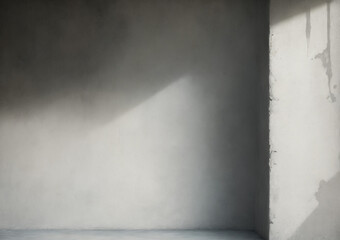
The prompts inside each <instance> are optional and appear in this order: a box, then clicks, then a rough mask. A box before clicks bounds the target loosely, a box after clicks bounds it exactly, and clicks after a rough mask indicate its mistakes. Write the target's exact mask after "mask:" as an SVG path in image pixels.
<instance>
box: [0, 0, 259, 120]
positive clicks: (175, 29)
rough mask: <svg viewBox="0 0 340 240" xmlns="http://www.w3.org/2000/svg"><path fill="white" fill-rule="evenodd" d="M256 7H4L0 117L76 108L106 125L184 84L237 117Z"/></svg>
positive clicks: (249, 72)
mask: <svg viewBox="0 0 340 240" xmlns="http://www.w3.org/2000/svg"><path fill="white" fill-rule="evenodd" d="M251 2H252V1H251V0H250V1H249V3H250V4H249V7H245V8H244V5H243V4H239V3H238V1H219V0H217V1H212V2H209V3H208V2H206V1H185V2H183V1H152V0H147V1H143V2H141V1H133V0H131V1H107V0H102V1H87V0H83V1H80V0H79V1H66V0H61V1H39V0H38V1H19V0H14V1H1V6H0V8H1V10H0V11H1V12H0V14H1V26H0V45H1V48H0V51H1V52H0V64H1V65H0V69H1V72H0V76H1V82H0V84H1V85H0V110H1V112H4V111H5V112H6V111H10V112H20V113H21V114H22V113H23V112H24V113H27V114H29V113H30V112H33V110H34V109H44V108H47V107H49V105H50V104H51V103H53V102H54V101H56V100H58V99H70V101H71V102H73V103H74V102H76V103H77V104H78V105H77V106H80V107H79V108H78V113H79V116H80V117H81V118H82V119H86V121H88V122H91V124H96V123H99V124H101V123H104V122H107V121H112V119H114V118H115V117H117V116H119V115H120V114H121V113H123V112H125V111H126V110H127V109H130V108H132V107H133V106H135V105H137V104H139V103H141V102H143V101H144V100H145V99H147V98H149V97H150V96H152V95H153V94H155V93H156V92H158V91H159V90H160V89H163V88H164V87H166V86H167V85H170V84H171V83H172V82H173V81H176V80H178V79H179V78H181V77H183V76H184V75H189V76H192V78H193V79H194V80H195V81H196V82H198V84H199V85H200V86H202V87H203V88H206V89H207V92H208V93H211V94H217V97H218V98H221V100H224V101H225V102H226V104H230V105H231V106H230V107H231V108H233V109H234V110H235V111H236V108H237V107H239V106H240V104H243V106H245V107H246V108H248V107H250V106H249V105H252V103H250V102H249V101H247V100H244V101H243V100H242V99H245V98H240V96H241V95H243V96H249V98H252V97H254V98H255V97H256V95H255V94H254V93H253V91H252V90H251V89H252V87H254V86H255V85H256V83H255V81H251V80H250V79H251V78H253V76H254V72H255V71H256V70H255V69H253V68H252V67H251V63H252V62H254V61H255V58H253V57H252V56H253V55H255V54H254V52H255V51H256V49H255V48H256V46H255V47H253V44H251V43H252V39H253V38H254V37H255V36H256V33H255V31H256V29H255V28H254V27H252V26H249V23H250V22H252V21H253V19H254V18H255V17H256V16H255V13H254V11H253V10H252V4H251ZM202 6H203V7H202ZM242 8H244V9H242ZM229 9H232V10H229ZM242 12H245V13H246V14H247V15H248V16H247V17H244V14H242ZM226 25H227V27H226ZM212 26H213V27H212ZM234 79H239V80H238V81H234ZM245 84H248V87H244V85H245ZM71 104H72V103H71ZM103 105H106V107H105V108H103V107H102V106H103ZM246 105H248V106H246ZM91 116H96V117H95V119H91Z"/></svg>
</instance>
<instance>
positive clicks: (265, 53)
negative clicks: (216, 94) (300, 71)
mask: <svg viewBox="0 0 340 240" xmlns="http://www.w3.org/2000/svg"><path fill="white" fill-rule="evenodd" d="M258 4H259V8H258V9H259V12H260V13H261V14H259V17H258V22H259V25H260V28H259V33H262V34H263V35H265V36H266V37H264V38H263V39H258V41H259V42H258V47H259V51H260V52H261V53H262V54H260V55H258V59H257V61H256V64H257V68H258V71H259V76H260V80H259V82H258V83H257V90H258V96H259V98H258V108H257V111H258V114H257V116H258V131H257V135H258V136H257V137H258V164H257V169H258V180H257V187H256V189H257V190H256V201H255V229H256V232H258V233H259V234H260V235H261V236H262V237H263V238H264V239H268V238H269V112H268V109H269V77H268V76H269V1H258Z"/></svg>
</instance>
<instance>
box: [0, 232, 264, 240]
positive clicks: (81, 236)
mask: <svg viewBox="0 0 340 240" xmlns="http://www.w3.org/2000/svg"><path fill="white" fill-rule="evenodd" d="M0 239H1V240H143V239H147V240H261V238H260V237H258V235H257V234H255V233H253V232H249V231H192V230H190V231H189V230H185V231H110V230H84V231H81V230H0Z"/></svg>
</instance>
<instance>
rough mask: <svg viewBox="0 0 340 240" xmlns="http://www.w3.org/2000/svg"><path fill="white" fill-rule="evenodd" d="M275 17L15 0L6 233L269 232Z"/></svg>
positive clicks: (0, 195)
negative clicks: (269, 90) (263, 102)
mask: <svg viewBox="0 0 340 240" xmlns="http://www.w3.org/2000/svg"><path fill="white" fill-rule="evenodd" d="M264 12H265V9H262V5H261V4H259V1H258V0H244V1H239V0H228V1H224V0H212V1H205V0H188V1H182V0H173V1H168V0H143V1H140V0H117V1H109V0H102V1H87V0H77V1H69V0H60V1H44V0H36V1H24V0H22V1H21V0H15V1H12V0H3V1H1V2H0V13H1V14H0V15H1V23H0V24H1V25H0V29H1V31H0V34H1V37H0V48H1V51H0V68H1V71H0V77H1V82H0V228H9V229H22V228H24V229H36V228H38V229H51V228H52V229H53V228H58V229H63V228H71V229H72V228H76V229H79V228H80V229H86V228H87V229H93V228H106V229H176V228H180V229H195V228H201V229H207V228H208V229H224V228H228V229H230V228H235V229H255V213H257V214H259V212H261V211H256V210H255V208H257V207H258V209H261V208H263V206H262V205H261V204H259V202H260V203H261V198H263V199H264V200H263V201H266V200H265V197H266V196H265V195H264V194H260V195H258V194H257V192H258V190H259V187H261V184H260V183H259V181H258V180H259V174H262V172H261V171H260V170H261V169H259V168H261V166H262V165H261V164H262V163H264V165H263V166H264V167H266V162H265V161H263V160H262V161H259V133H258V131H259V129H258V123H259V121H260V120H259V119H260V117H259V116H258V114H259V113H258V112H259V111H258V103H259V101H258V100H259V96H258V91H257V89H258V82H259V81H260V75H261V73H260V71H259V66H258V65H257V63H258V62H259V60H260V59H261V58H262V56H263V58H265V57H266V56H264V55H265V53H266V52H265V51H263V48H262V47H260V45H261V46H262V44H263V42H261V40H262V39H264V38H266V37H267V35H266V31H264V30H263V26H262V23H260V22H259V21H258V19H259V16H261V17H262V16H263V14H264ZM263 187H267V185H266V184H264V185H263ZM259 196H260V197H259ZM261 196H262V197H261ZM264 206H265V205H264ZM262 219H263V221H264V223H266V218H261V217H257V221H261V220H262Z"/></svg>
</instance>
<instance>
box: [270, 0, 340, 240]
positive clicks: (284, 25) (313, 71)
mask: <svg viewBox="0 0 340 240" xmlns="http://www.w3.org/2000/svg"><path fill="white" fill-rule="evenodd" d="M339 17H340V1H339V0H334V1H332V2H330V1H321V0H320V1H317V0H313V1H286V0H273V1H271V27H270V31H271V35H270V87H271V104H270V147H271V159H270V164H271V174H270V215H271V226H270V239H273V240H288V239H289V240H319V239H325V240H335V239H340V212H339V211H340V192H339V189H340V177H339V170H340V165H339V164H340V159H339V156H340V154H339V153H340V149H339V146H340V134H339V133H340V131H339V130H340V110H339V109H340V108H339V102H340V94H339V87H338V86H339V79H340V68H339V66H340V41H339V40H340V18H339Z"/></svg>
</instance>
